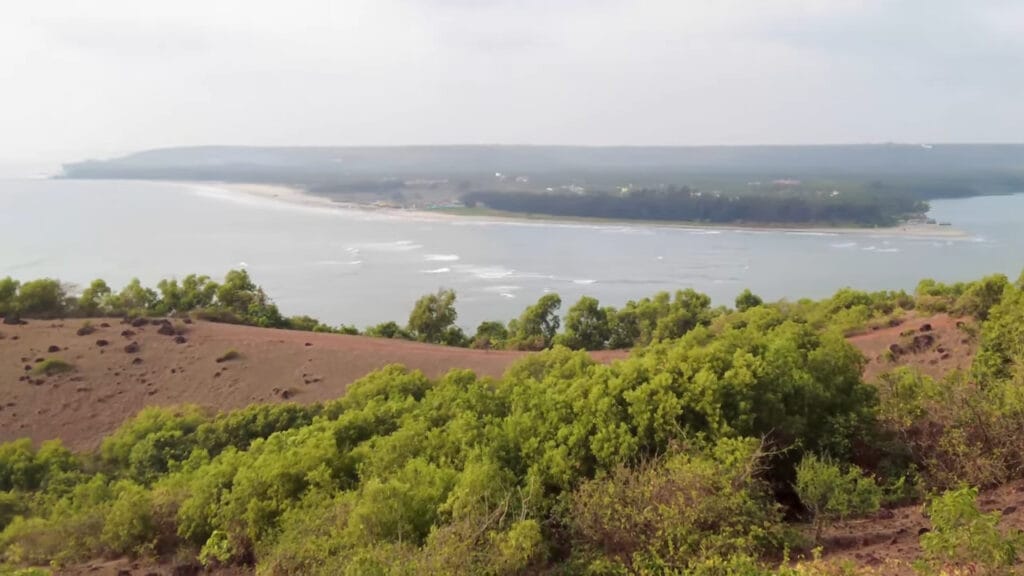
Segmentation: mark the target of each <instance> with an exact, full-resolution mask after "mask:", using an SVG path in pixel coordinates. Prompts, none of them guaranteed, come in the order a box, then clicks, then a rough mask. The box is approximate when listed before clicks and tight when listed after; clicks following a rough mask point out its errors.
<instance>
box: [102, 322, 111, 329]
mask: <svg viewBox="0 0 1024 576" xmlns="http://www.w3.org/2000/svg"><path fill="white" fill-rule="evenodd" d="M100 328H110V324H107V323H106V322H101V323H100Z"/></svg>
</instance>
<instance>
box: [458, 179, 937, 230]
mask: <svg viewBox="0 0 1024 576" xmlns="http://www.w3.org/2000/svg"><path fill="white" fill-rule="evenodd" d="M462 202H463V203H464V204H465V205H466V206H468V207H471V208H472V207H476V206H484V207H487V208H490V209H494V210H501V211H506V212H518V213H527V214H546V215H551V216H563V217H586V218H610V219H629V220H664V221H685V222H711V223H720V224H725V223H734V224H743V223H748V224H824V225H856V226H891V225H894V224H897V223H898V222H900V221H902V220H905V219H907V218H910V217H919V218H921V217H923V216H924V213H925V212H927V211H928V204H927V203H926V202H924V201H923V200H920V199H917V198H914V197H913V196H910V195H906V194H888V195H885V194H850V193H846V194H839V193H838V192H837V193H836V194H835V195H833V194H831V193H828V192H824V193H823V192H819V193H785V192H780V193H767V192H766V193H757V194H753V193H747V194H722V193H718V192H704V191H697V190H693V189H690V188H688V187H685V186H684V187H681V188H675V187H672V188H667V189H660V190H652V189H641V190H635V191H630V192H628V194H623V193H609V192H589V193H585V194H574V193H563V192H557V193H536V192H470V193H467V194H464V195H463V196H462Z"/></svg>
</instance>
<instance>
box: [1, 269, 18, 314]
mask: <svg viewBox="0 0 1024 576" xmlns="http://www.w3.org/2000/svg"><path fill="white" fill-rule="evenodd" d="M18 286H20V283H19V282H18V281H17V280H15V279H14V278H11V277H10V276H8V277H6V278H0V314H8V313H10V312H15V311H16V310H15V308H16V307H17V297H18Z"/></svg>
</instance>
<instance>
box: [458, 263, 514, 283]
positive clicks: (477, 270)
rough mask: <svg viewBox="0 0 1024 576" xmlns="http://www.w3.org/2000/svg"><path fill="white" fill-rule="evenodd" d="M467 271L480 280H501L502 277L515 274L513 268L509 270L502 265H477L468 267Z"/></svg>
mask: <svg viewBox="0 0 1024 576" xmlns="http://www.w3.org/2000/svg"><path fill="white" fill-rule="evenodd" d="M468 272H469V273H470V274H472V275H473V276H475V277H476V278H479V279H481V280H501V279H502V278H508V277H510V276H512V275H513V274H515V270H510V269H508V268H504V267H502V266H479V267H472V268H469V270H468Z"/></svg>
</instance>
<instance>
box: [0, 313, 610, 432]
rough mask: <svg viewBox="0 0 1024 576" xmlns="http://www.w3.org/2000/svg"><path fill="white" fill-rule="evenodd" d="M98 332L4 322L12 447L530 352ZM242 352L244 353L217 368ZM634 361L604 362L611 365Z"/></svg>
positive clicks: (1, 369) (6, 416)
mask: <svg viewBox="0 0 1024 576" xmlns="http://www.w3.org/2000/svg"><path fill="white" fill-rule="evenodd" d="M90 324H91V325H92V326H93V327H94V328H95V329H96V330H95V332H92V333H90V334H87V335H83V336H79V335H77V332H79V330H80V329H81V327H82V326H83V321H82V320H66V321H58V322H51V321H30V322H29V323H28V324H27V325H22V326H0V334H2V336H3V339H2V340H0V441H8V440H12V439H16V438H23V437H29V438H32V439H33V440H35V441H42V440H46V439H50V438H60V439H62V440H63V441H64V442H65V444H67V445H68V446H69V447H71V448H74V449H79V450H88V449H92V448H95V447H96V446H97V445H98V444H99V442H100V441H101V439H102V438H103V437H104V436H105V435H107V434H109V433H111V432H112V431H114V430H115V429H116V428H117V427H118V426H120V425H121V423H123V422H124V421H125V420H127V419H128V418H131V417H132V416H134V415H135V414H136V413H138V412H139V410H141V409H142V408H143V407H145V406H169V405H176V404H185V403H191V404H198V405H200V406H206V407H210V408H212V409H215V410H231V409H235V408H242V407H245V406H248V405H250V404H253V403H269V402H284V401H293V402H301V403H312V402H317V401H323V400H330V399H334V398H337V397H339V396H341V395H342V394H344V392H345V388H346V386H348V385H349V384H351V383H352V382H354V381H355V380H358V379H359V378H361V377H363V376H365V375H366V374H368V373H369V372H372V371H373V370H376V369H378V368H381V367H383V366H386V365H388V364H394V363H399V364H403V365H405V366H408V367H409V368H412V369H416V370H422V371H423V373H425V374H426V375H427V376H430V377H438V376H441V375H443V374H445V373H447V372H448V371H449V370H452V369H455V368H467V369H470V370H473V371H475V372H476V373H477V374H480V375H482V376H494V377H497V376H500V375H501V374H502V373H504V371H505V369H506V368H508V366H509V365H510V364H512V363H513V362H515V361H516V360H517V359H519V358H522V357H523V356H524V354H525V353H523V352H511V351H489V350H468V349H463V348H451V347H445V346H434V345H430V344H422V343H418V342H406V341H400V340H386V339H379V338H366V337H361V336H345V335H339V334H318V333H311V332H295V331H289V330H271V329H264V328H254V327H250V326H232V325H227V324H213V323H207V322H196V323H193V324H190V325H182V326H179V327H183V328H185V332H184V334H183V337H184V339H185V342H184V343H176V342H175V335H174V333H173V332H171V331H169V330H167V329H164V330H163V331H165V332H171V333H170V334H166V335H165V334H160V333H159V332H160V331H161V326H159V325H153V324H147V325H146V326H139V327H133V326H130V325H127V324H122V323H120V321H118V320H110V319H106V320H104V319H96V320H92V321H91V322H90ZM103 324H107V326H103ZM125 331H131V332H132V333H134V334H129V335H122V333H124V334H128V332H125ZM101 340H105V341H107V344H106V345H101V342H100V341H101ZM133 343H134V344H135V346H133ZM134 347H137V348H138V349H137V351H134V352H131V351H130V350H132V348H134ZM49 350H54V351H53V352H50V351H49ZM230 350H235V351H237V352H238V354H239V357H238V358H236V359H232V360H227V361H223V362H217V359H218V358H220V357H222V356H223V355H225V354H226V353H227V352H228V351H230ZM623 356H625V353H622V352H603V353H596V354H595V357H596V358H598V359H599V360H602V361H605V360H609V359H612V358H618V357H623ZM50 358H56V359H60V360H63V361H65V362H68V363H70V364H71V365H72V366H73V367H74V369H73V370H72V371H71V372H68V373H64V374H54V375H50V376H47V375H45V374H36V373H35V372H36V370H37V364H38V362H37V361H38V360H39V359H44V360H45V359H50Z"/></svg>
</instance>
